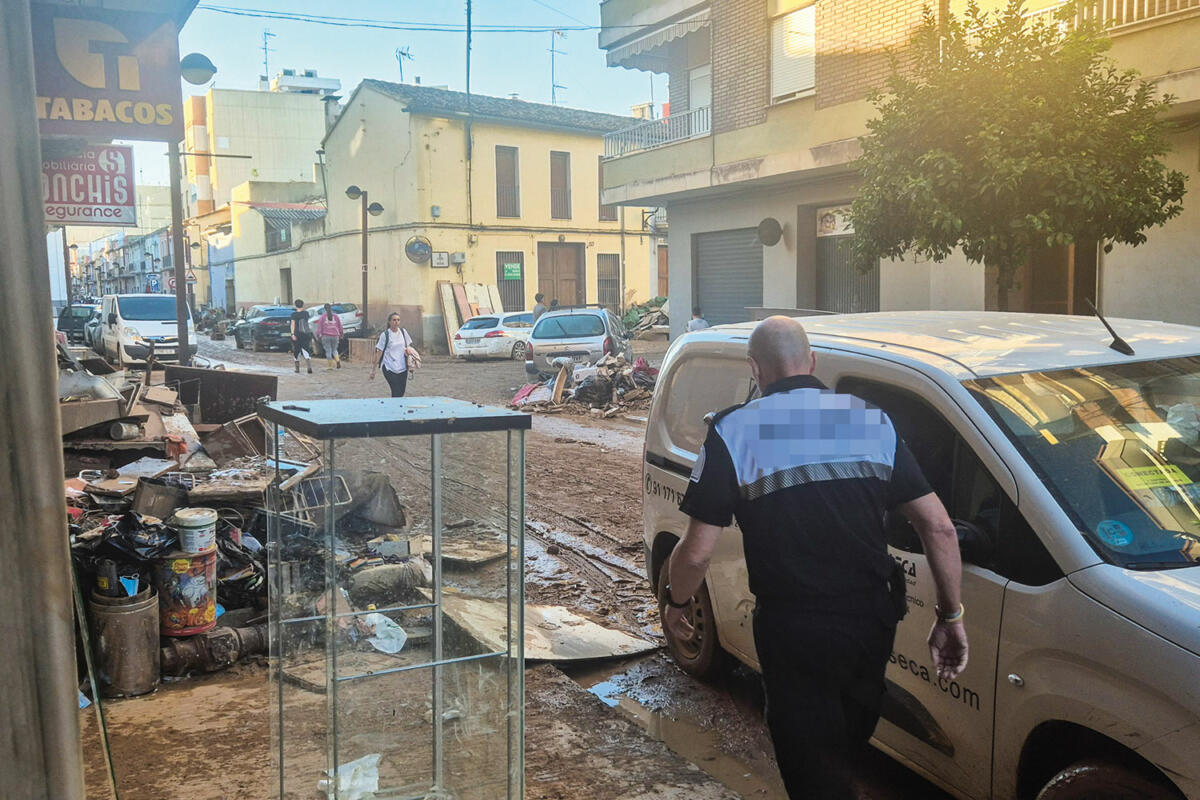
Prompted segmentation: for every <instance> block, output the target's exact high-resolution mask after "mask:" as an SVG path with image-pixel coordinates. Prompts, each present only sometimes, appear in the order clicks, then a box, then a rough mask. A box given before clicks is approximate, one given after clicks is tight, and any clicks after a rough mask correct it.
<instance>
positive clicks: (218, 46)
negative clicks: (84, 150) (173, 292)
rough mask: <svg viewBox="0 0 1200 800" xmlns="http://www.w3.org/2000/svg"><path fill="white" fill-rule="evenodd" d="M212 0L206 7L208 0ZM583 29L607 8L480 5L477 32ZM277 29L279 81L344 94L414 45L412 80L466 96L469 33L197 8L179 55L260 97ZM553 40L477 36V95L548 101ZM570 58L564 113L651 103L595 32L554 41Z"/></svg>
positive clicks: (257, 2)
mask: <svg viewBox="0 0 1200 800" xmlns="http://www.w3.org/2000/svg"><path fill="white" fill-rule="evenodd" d="M206 2H207V0H206ZM211 3H212V4H213V5H222V6H227V7H240V8H247V9H267V10H274V11H286V12H291V13H309V14H322V15H337V16H344V17H356V18H371V19H382V20H393V21H396V20H398V21H404V22H417V23H450V24H460V25H461V24H464V23H465V22H466V4H465V2H464V0H425V1H424V2H414V0H391V2H387V1H386V0H354V1H353V2H344V3H338V4H334V3H329V2H328V1H327V0H290V1H288V2H277V1H276V0H211ZM581 22H583V23H586V24H589V25H598V24H599V22H600V3H599V0H540V2H539V0H474V2H473V4H472V23H473V24H474V25H534V26H545V25H565V26H578V25H579V24H580V23H581ZM264 29H270V31H271V33H273V34H275V37H274V38H272V39H271V42H270V46H271V47H272V48H273V52H271V53H270V69H271V74H272V75H276V74H278V72H279V70H280V69H281V68H284V67H290V68H295V69H315V70H317V72H318V73H319V74H320V75H321V76H322V77H330V78H339V79H340V80H341V81H342V95H343V96H344V97H349V95H350V92H351V91H353V89H354V87H355V86H357V85H358V82H359V81H360V80H362V79H363V78H379V79H383V80H399V78H400V70H399V67H398V66H397V63H396V57H395V51H396V49H397V48H401V47H407V48H408V49H409V51H410V52H411V53H412V55H413V57H414V58H413V60H411V61H409V60H406V61H405V63H404V78H405V80H407V81H411V80H412V78H413V76H417V75H419V76H420V77H421V82H422V83H424V84H432V85H443V84H444V85H447V86H449V88H451V89H458V90H462V89H463V88H465V83H466V62H465V43H466V41H465V40H466V37H465V35H464V34H463V33H458V32H456V33H443V32H414V31H392V30H374V29H367V28H342V27H331V26H326V25H315V24H311V23H304V22H295V21H285V20H274V19H258V18H252V17H242V16H230V15H227V14H221V13H216V12H213V11H206V10H204V9H202V8H197V9H196V10H195V11H194V12H193V13H192V16H191V18H190V19H189V20H188V22H187V24H186V25H185V26H184V28H183V30H182V31H181V32H180V36H179V51H180V54H181V55H184V54H187V53H190V52H193V51H197V52H201V53H204V54H205V55H207V56H208V57H209V58H210V59H211V60H212V62H213V64H215V65H216V67H217V75H216V78H215V79H214V82H213V84H212V85H214V86H216V87H218V88H225V89H253V88H255V87H256V86H257V85H258V76H259V75H260V74H261V73H262V68H263V64H262V61H263V52H262V33H263V30H264ZM550 38H551V34H550V33H488V32H483V31H477V32H476V33H475V35H474V36H473V37H472V57H471V90H472V91H473V92H476V93H479V94H491V95H497V96H506V95H508V94H510V93H512V92H516V93H518V94H519V95H520V97H521V99H523V100H531V101H535V102H545V103H548V102H550V53H549V52H548V49H549V47H550ZM556 41H557V43H558V49H559V50H563V51H566V55H559V56H557V57H556V63H555V82H556V83H559V84H562V85H564V86H566V87H567V88H566V89H565V90H564V89H560V90H559V95H558V102H559V104H560V105H568V106H573V107H575V108H586V109H590V110H593V111H607V112H610V113H615V114H628V113H629V109H630V106H632V105H634V104H635V103H642V102H647V101H649V100H650V93H651V77H650V74H649V73H645V72H639V71H635V70H627V69H622V68H620V67H614V68H610V67H607V66H605V63H604V52H603V51H601V50H600V49H599V47H598V46H597V44H596V31H570V32H568V33H567V34H566V38H559V39H557V40H556ZM653 86H654V88H653V92H654V100H655V102H656V103H659V104H661V103H662V102H664V101H665V100H666V99H667V96H666V95H667V79H666V76H665V75H656V76H654V82H653ZM207 88H208V87H207V86H205V87H193V86H191V85H189V84H186V83H185V84H184V94H185V96H186V95H187V94H189V93H192V94H203V93H204V92H205V91H207ZM165 154H166V147H165V145H162V144H157V143H155V144H141V145H138V147H137V151H136V156H135V159H136V161H137V167H138V169H139V171H140V173H141V178H140V181H139V182H142V183H152V184H166V183H167V162H166V156H165Z"/></svg>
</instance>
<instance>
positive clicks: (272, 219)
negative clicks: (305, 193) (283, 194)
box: [248, 203, 326, 228]
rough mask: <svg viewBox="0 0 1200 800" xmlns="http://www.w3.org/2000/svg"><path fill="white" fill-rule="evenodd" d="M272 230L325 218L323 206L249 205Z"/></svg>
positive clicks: (291, 204)
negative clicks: (261, 216) (294, 223)
mask: <svg viewBox="0 0 1200 800" xmlns="http://www.w3.org/2000/svg"><path fill="white" fill-rule="evenodd" d="M248 205H249V206H250V207H251V208H253V209H254V210H255V211H257V212H258V213H260V214H262V215H263V219H264V220H266V222H267V224H268V225H270V226H271V227H273V228H286V227H287V226H289V225H291V224H292V223H293V222H311V221H312V220H314V219H321V218H322V217H324V216H325V213H326V209H325V206H312V205H305V204H302V203H249V204H248Z"/></svg>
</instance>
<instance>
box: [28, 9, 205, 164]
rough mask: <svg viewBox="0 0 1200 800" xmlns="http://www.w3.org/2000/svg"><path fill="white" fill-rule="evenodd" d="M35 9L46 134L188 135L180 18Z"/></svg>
mask: <svg viewBox="0 0 1200 800" xmlns="http://www.w3.org/2000/svg"><path fill="white" fill-rule="evenodd" d="M30 10H31V13H32V17H33V52H34V71H35V77H36V81H37V114H38V130H39V131H40V132H41V133H42V134H43V135H51V136H77V137H81V138H85V139H92V140H96V139H103V140H106V141H107V140H110V139H136V140H148V141H162V142H169V141H179V140H180V139H182V138H183V97H182V91H181V90H180V85H179V80H180V68H179V31H178V30H177V29H176V27H175V22H174V20H172V19H171V18H170V17H167V16H162V15H159V14H145V13H142V12H130V11H113V10H109V9H104V8H95V7H90V6H88V7H82V6H77V5H65V4H58V3H33V4H32V5H31V9H30Z"/></svg>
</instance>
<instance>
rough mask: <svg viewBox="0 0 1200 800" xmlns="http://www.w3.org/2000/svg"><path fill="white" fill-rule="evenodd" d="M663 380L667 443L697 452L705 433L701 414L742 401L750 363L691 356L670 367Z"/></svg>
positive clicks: (706, 427) (747, 391)
mask: <svg viewBox="0 0 1200 800" xmlns="http://www.w3.org/2000/svg"><path fill="white" fill-rule="evenodd" d="M667 381H668V384H667V387H666V391H665V392H664V394H663V396H664V397H666V398H667V408H666V411H665V413H664V414H663V420H664V421H665V422H666V425H667V434H668V436H669V437H670V440H671V444H672V445H673V446H674V447H676V448H679V449H681V450H685V451H687V452H689V453H699V452H700V445H702V444H704V437H705V436H707V435H708V426H707V425H705V424H704V416H705V415H706V414H708V413H709V412H712V411H721V410H723V409H726V408H729V407H730V406H733V405H737V404H738V403H742V402H745V400H746V398H747V397H748V396H749V394H750V388H751V380H750V366H749V365H748V364H747V363H746V360H745V359H743V358H720V357H716V356H695V357H693V358H685V359H684V360H682V362H681V363H679V364H678V365H677V366H676V367H674V368H673V369H672V370H671V373H670V375H668V376H667ZM664 455H665V454H664Z"/></svg>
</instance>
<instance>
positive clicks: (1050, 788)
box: [1037, 759, 1180, 800]
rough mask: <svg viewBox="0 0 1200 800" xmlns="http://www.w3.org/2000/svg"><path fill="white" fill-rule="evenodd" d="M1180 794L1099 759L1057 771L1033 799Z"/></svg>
mask: <svg viewBox="0 0 1200 800" xmlns="http://www.w3.org/2000/svg"><path fill="white" fill-rule="evenodd" d="M1177 798H1180V795H1179V793H1178V792H1177V791H1175V790H1174V789H1173V788H1172V787H1171V786H1169V785H1167V784H1165V783H1164V782H1163V781H1162V780H1155V779H1154V778H1152V777H1149V776H1147V775H1145V774H1143V773H1141V772H1138V771H1135V770H1132V769H1130V768H1128V767H1125V766H1121V765H1119V764H1113V763H1110V762H1107V761H1102V760H1099V759H1084V760H1082V761H1077V762H1075V763H1074V764H1072V765H1071V766H1069V767H1067V768H1066V769H1063V770H1061V771H1059V773H1058V774H1057V775H1055V776H1054V777H1053V778H1051V779H1050V780H1049V781H1048V782H1047V783H1046V785H1045V786H1043V787H1042V790H1041V791H1040V792H1038V794H1037V800H1177Z"/></svg>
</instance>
